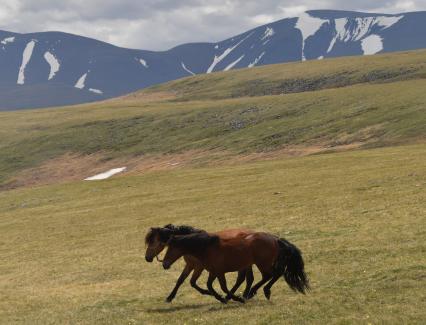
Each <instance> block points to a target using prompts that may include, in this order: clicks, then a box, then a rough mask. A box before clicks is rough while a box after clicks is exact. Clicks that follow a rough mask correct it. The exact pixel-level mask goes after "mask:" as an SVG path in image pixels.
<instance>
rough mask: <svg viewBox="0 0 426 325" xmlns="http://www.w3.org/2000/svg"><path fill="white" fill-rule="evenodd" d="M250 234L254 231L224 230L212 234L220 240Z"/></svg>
mask: <svg viewBox="0 0 426 325" xmlns="http://www.w3.org/2000/svg"><path fill="white" fill-rule="evenodd" d="M252 233H254V231H253V230H248V229H225V230H221V231H217V232H214V233H213V234H214V235H216V236H219V237H220V238H221V239H232V238H241V237H246V236H247V235H250V234H252Z"/></svg>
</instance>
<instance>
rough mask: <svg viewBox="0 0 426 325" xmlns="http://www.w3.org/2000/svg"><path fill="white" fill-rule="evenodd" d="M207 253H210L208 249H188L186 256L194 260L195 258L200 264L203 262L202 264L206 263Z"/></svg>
mask: <svg viewBox="0 0 426 325" xmlns="http://www.w3.org/2000/svg"><path fill="white" fill-rule="evenodd" d="M207 253H208V249H202V250H200V249H197V248H193V249H188V250H187V251H186V252H185V254H184V255H186V256H190V257H192V258H195V259H196V260H198V261H199V262H201V263H202V264H204V263H205V260H206V258H207Z"/></svg>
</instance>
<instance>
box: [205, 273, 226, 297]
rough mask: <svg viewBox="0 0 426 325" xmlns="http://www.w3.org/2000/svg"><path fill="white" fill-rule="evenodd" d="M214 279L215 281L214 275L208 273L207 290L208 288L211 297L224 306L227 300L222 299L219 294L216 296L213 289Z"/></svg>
mask: <svg viewBox="0 0 426 325" xmlns="http://www.w3.org/2000/svg"><path fill="white" fill-rule="evenodd" d="M215 279H216V275H214V274H213V273H210V274H209V278H208V280H207V288H209V291H210V293H211V294H212V296H214V297H215V298H216V299H217V300H219V301H220V302H221V303H223V304H226V303H227V300H226V299H223V297H222V296H221V295H220V294H218V293H217V292H216V291H215V290H214V288H213V282H214V280H215Z"/></svg>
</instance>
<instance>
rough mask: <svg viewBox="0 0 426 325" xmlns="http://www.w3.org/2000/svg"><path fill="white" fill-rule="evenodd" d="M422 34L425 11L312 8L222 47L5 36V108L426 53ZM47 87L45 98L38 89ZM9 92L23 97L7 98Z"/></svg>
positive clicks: (0, 44)
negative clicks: (241, 71)
mask: <svg viewBox="0 0 426 325" xmlns="http://www.w3.org/2000/svg"><path fill="white" fill-rule="evenodd" d="M413 26H414V27H413ZM424 28H426V12H424V11H423V12H413V13H403V14H372V13H361V12H347V11H335V10H314V11H307V12H306V13H303V14H301V15H299V16H298V17H292V18H284V19H281V20H278V21H275V22H272V23H269V24H264V25H261V26H259V27H256V28H253V29H250V30H248V31H245V32H243V33H241V34H238V35H236V36H233V37H230V38H228V39H226V40H223V41H220V42H215V43H209V42H198V43H186V44H181V45H177V46H175V47H172V48H171V49H169V50H165V51H148V50H138V49H127V48H121V47H118V46H115V45H112V44H109V43H106V42H104V41H101V40H95V39H91V38H88V37H84V36H80V35H75V34H70V33H64V32H57V31H49V32H41V33H28V34H20V33H14V32H9V31H0V70H1V71H2V75H1V76H0V98H3V100H2V102H1V103H0V110H6V109H8V110H14V109H22V108H36V107H49V106H61V105H70V104H78V103H84V102H91V101H96V100H103V99H107V98H112V97H116V96H121V95H125V94H128V93H131V92H133V91H136V90H139V89H142V88H146V87H149V86H152V85H156V84H160V83H163V82H167V81H171V80H175V79H179V78H182V77H186V76H191V75H196V74H203V73H211V72H216V71H227V70H231V69H237V68H247V67H248V68H251V67H254V66H259V65H267V64H274V63H284V62H293V61H300V60H302V61H303V60H313V59H323V58H329V57H339V56H348V55H362V54H364V55H367V54H368V55H370V54H376V53H386V52H394V51H402V50H413V49H419V48H426V36H425V35H423V34H422V32H421V31H422V30H424ZM413 30H414V32H413ZM42 84H43V85H44V88H43V87H42V88H43V89H44V90H43V91H42V93H40V87H35V85H39V86H40V85H42ZM23 85H25V87H23ZM58 85H61V86H62V92H63V98H64V100H61V96H59V94H55V96H52V93H53V92H54V91H55V89H57V88H58ZM11 90H12V91H14V92H16V93H19V94H20V96H16V97H13V96H10V91H11ZM76 90H77V91H76Z"/></svg>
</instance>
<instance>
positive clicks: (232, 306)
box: [145, 301, 271, 314]
mask: <svg viewBox="0 0 426 325" xmlns="http://www.w3.org/2000/svg"><path fill="white" fill-rule="evenodd" d="M257 304H258V305H265V304H267V305H270V304H271V303H270V302H266V301H262V302H257ZM248 305H250V303H245V304H240V303H228V304H226V305H224V304H221V303H219V302H217V303H216V302H211V303H208V304H185V305H178V306H171V305H169V306H166V307H159V308H149V309H146V310H145V311H146V312H148V313H159V314H164V313H173V312H176V311H181V310H197V309H205V311H218V310H230V309H237V308H243V307H245V306H248Z"/></svg>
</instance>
